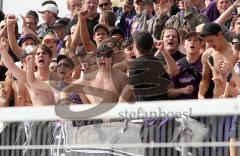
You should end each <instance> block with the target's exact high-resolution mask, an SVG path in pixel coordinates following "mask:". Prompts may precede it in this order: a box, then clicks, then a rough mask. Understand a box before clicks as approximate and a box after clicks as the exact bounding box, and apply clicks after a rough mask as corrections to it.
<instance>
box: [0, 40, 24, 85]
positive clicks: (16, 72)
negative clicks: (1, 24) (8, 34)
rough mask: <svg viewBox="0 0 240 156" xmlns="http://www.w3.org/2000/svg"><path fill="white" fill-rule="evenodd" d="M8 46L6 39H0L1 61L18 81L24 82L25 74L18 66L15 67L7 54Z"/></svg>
mask: <svg viewBox="0 0 240 156" xmlns="http://www.w3.org/2000/svg"><path fill="white" fill-rule="evenodd" d="M8 50H9V44H8V41H7V39H6V38H1V39H0V53H1V56H2V61H3V63H4V65H5V66H6V67H7V68H8V70H9V71H10V72H11V73H12V74H13V76H14V77H16V78H17V79H18V80H20V81H24V82H26V73H25V71H23V70H22V69H20V68H19V67H18V66H16V65H15V63H14V61H13V59H12V57H11V56H10V55H9V53H8Z"/></svg>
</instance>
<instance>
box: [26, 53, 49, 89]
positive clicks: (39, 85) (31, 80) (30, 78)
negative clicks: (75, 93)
mask: <svg viewBox="0 0 240 156" xmlns="http://www.w3.org/2000/svg"><path fill="white" fill-rule="evenodd" d="M26 61H27V83H28V85H29V86H30V87H31V88H35V89H40V90H45V91H48V92H51V91H52V89H51V87H50V85H49V84H47V83H46V82H44V81H40V80H37V79H36V77H35V75H34V67H35V65H34V55H28V56H27V57H26Z"/></svg>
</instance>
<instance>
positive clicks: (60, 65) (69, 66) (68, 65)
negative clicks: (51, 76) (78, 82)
mask: <svg viewBox="0 0 240 156" xmlns="http://www.w3.org/2000/svg"><path fill="white" fill-rule="evenodd" d="M57 67H58V68H59V67H65V68H71V65H70V64H68V63H59V64H58V65H57Z"/></svg>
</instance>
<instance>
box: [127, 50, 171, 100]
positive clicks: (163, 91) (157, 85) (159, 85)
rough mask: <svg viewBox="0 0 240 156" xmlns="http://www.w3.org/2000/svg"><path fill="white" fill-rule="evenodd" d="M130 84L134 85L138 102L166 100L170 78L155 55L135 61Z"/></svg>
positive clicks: (132, 65)
mask: <svg viewBox="0 0 240 156" xmlns="http://www.w3.org/2000/svg"><path fill="white" fill-rule="evenodd" d="M129 75H130V78H129V82H130V84H131V85H134V91H135V95H136V98H137V101H155V100H166V99H168V96H167V89H168V84H169V78H168V75H167V73H166V70H165V68H164V67H163V65H162V64H161V62H160V61H159V60H158V59H156V58H155V57H154V56H153V54H150V55H145V56H141V57H139V58H137V59H135V60H134V61H133V62H132V64H131V68H130V74H129Z"/></svg>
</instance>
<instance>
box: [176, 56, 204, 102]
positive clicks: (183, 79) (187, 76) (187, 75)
mask: <svg viewBox="0 0 240 156" xmlns="http://www.w3.org/2000/svg"><path fill="white" fill-rule="evenodd" d="M183 59H185V58H183ZM180 60H181V59H180ZM180 60H178V62H177V64H178V66H179V69H180V73H179V74H178V75H177V76H174V77H172V81H173V83H174V88H183V87H186V86H188V85H193V87H194V91H193V93H192V94H190V95H185V94H182V95H180V96H178V97H176V99H197V98H198V90H199V80H197V78H196V74H193V72H192V70H186V68H185V67H184V66H183V65H182V64H181V63H179V62H181V61H180ZM189 67H190V68H195V71H197V72H198V73H202V62H201V56H200V57H199V58H198V60H197V61H196V62H195V63H192V64H189Z"/></svg>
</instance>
